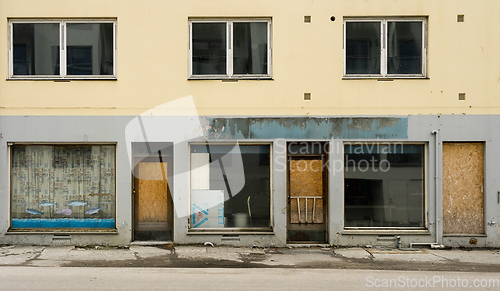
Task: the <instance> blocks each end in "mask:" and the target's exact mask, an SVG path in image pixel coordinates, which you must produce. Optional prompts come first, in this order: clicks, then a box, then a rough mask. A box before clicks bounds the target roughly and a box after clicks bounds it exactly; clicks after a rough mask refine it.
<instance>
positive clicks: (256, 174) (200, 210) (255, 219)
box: [190, 144, 271, 229]
mask: <svg viewBox="0 0 500 291" xmlns="http://www.w3.org/2000/svg"><path fill="white" fill-rule="evenodd" d="M190 158H191V200H190V208H191V216H190V227H191V229H205V228H215V229H223V228H239V229H241V228H251V229H254V228H261V229H262V228H269V227H270V212H271V211H270V192H271V191H270V145H239V146H238V145H213V144H210V145H191V155H190Z"/></svg>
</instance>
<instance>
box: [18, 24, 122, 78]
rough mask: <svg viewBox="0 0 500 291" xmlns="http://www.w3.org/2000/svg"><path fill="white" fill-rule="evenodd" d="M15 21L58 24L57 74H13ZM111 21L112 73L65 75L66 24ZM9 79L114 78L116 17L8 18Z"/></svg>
mask: <svg viewBox="0 0 500 291" xmlns="http://www.w3.org/2000/svg"><path fill="white" fill-rule="evenodd" d="M17 23H33V24H38V23H58V24H59V67H60V68H59V75H14V36H13V33H14V30H13V24H17ZM68 23H70V24H73V23H112V24H113V75H67V74H66V69H67V68H66V61H67V55H66V53H67V49H66V39H67V34H66V24H68ZM8 41H9V79H37V80H40V79H42V80H43V79H49V80H53V79H69V80H71V79H76V80H78V79H111V80H114V79H116V19H10V20H9V40H8Z"/></svg>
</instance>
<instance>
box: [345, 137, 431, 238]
mask: <svg viewBox="0 0 500 291" xmlns="http://www.w3.org/2000/svg"><path fill="white" fill-rule="evenodd" d="M344 165H345V166H344V177H345V180H344V194H345V200H344V203H345V207H344V209H345V216H344V220H345V227H396V228H400V227H419V228H421V227H424V226H425V221H424V198H425V196H424V145H408V144H401V143H400V144H361V143H359V144H358V143H356V144H347V145H345V146H344Z"/></svg>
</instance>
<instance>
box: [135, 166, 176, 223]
mask: <svg viewBox="0 0 500 291" xmlns="http://www.w3.org/2000/svg"><path fill="white" fill-rule="evenodd" d="M137 167H138V174H139V175H138V177H140V178H141V179H138V178H136V194H135V215H136V218H135V219H136V221H137V222H139V224H140V223H141V222H168V223H170V216H171V215H170V214H171V213H170V212H171V198H170V193H169V190H168V182H167V178H166V177H167V169H168V168H167V163H158V162H141V163H139V164H138V165H137Z"/></svg>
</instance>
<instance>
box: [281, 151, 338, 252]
mask: <svg viewBox="0 0 500 291" xmlns="http://www.w3.org/2000/svg"><path fill="white" fill-rule="evenodd" d="M313 145H316V149H313V148H312V146H313ZM325 146H327V144H325V143H308V144H302V143H301V145H299V146H295V147H294V145H293V144H292V145H291V146H289V147H288V150H289V151H288V226H287V241H288V242H289V243H325V242H327V197H328V183H327V182H328V170H327V167H326V162H327V155H326V153H325ZM307 147H309V150H307V149H306V148H307ZM300 149H302V150H300Z"/></svg>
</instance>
